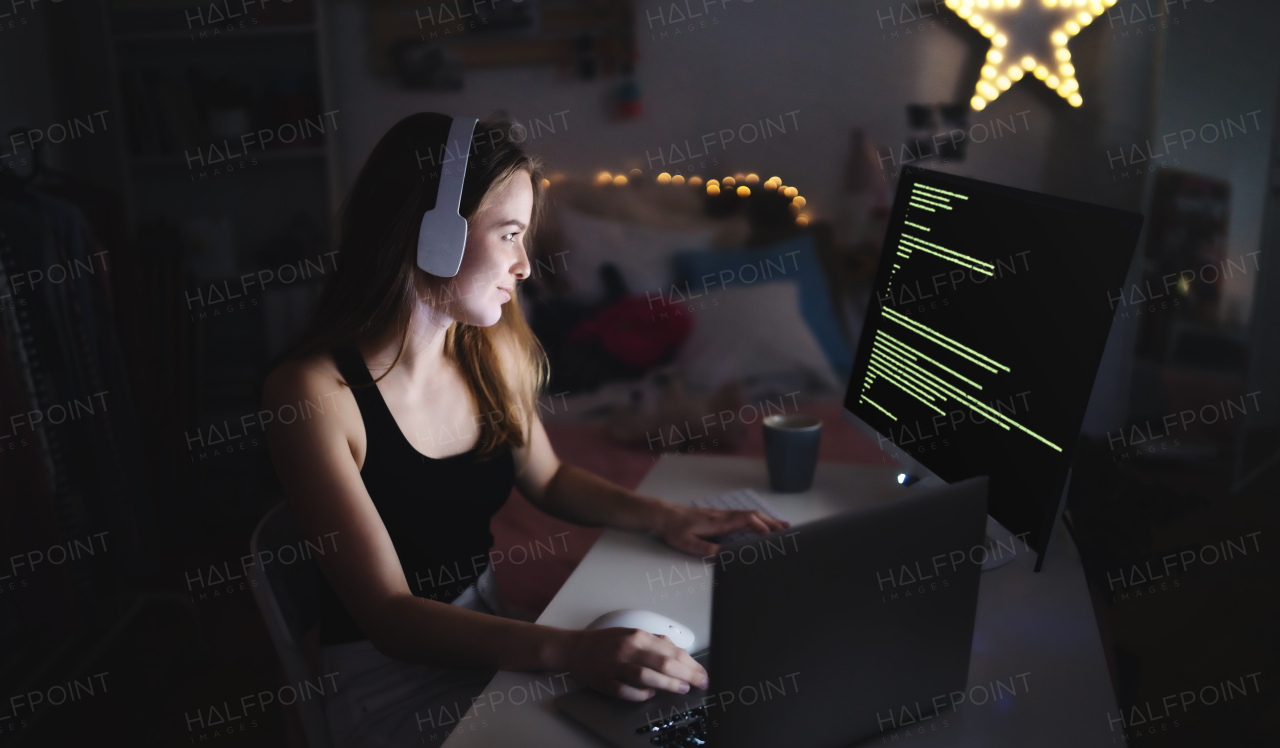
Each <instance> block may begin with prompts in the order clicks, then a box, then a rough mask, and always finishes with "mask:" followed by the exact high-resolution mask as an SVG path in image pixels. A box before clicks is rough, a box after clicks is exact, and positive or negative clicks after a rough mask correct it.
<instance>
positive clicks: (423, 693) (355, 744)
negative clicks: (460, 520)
mask: <svg viewBox="0 0 1280 748" xmlns="http://www.w3.org/2000/svg"><path fill="white" fill-rule="evenodd" d="M451 604H452V605H456V606H458V607H460V608H466V609H468V610H476V611H479V612H481V613H488V614H490V615H499V613H498V612H497V611H500V610H501V609H502V606H501V602H500V601H499V599H498V596H497V585H496V583H495V581H494V578H493V567H492V566H490V567H489V568H487V569H485V571H484V573H483V574H481V575H480V577H479V578H478V579H477V580H476V583H475V584H473V585H472V586H470V587H468V588H467V589H466V591H465V592H463V593H462V594H461V595H459V596H458V598H457V599H456V600H454V601H453V602H452V603H451ZM320 659H321V663H322V664H323V668H324V669H323V670H322V672H326V673H337V674H338V676H337V677H338V683H339V687H338V689H337V690H336V691H334V692H332V693H331V694H329V695H327V696H326V697H325V702H324V710H325V718H326V720H327V721H328V723H329V734H330V736H331V737H332V739H333V745H334V748H375V747H377V748H381V747H382V746H431V747H432V748H434V747H436V746H439V745H440V744H442V743H443V742H444V741H445V739H446V738H448V737H449V735H450V734H452V733H453V731H454V730H455V729H474V728H475V725H472V724H470V723H471V722H473V721H474V719H470V720H465V719H464V717H465V715H466V713H467V710H468V709H470V708H471V702H472V699H473V698H474V697H476V696H478V695H479V694H480V693H481V692H482V691H483V690H484V687H485V686H486V685H488V683H489V681H490V679H492V678H493V676H494V675H495V671H492V670H454V669H449V668H438V667H431V666H428V665H415V664H411V663H407V662H401V661H400V660H394V659H392V658H390V657H387V656H386V655H384V654H382V653H381V652H379V651H378V650H377V649H375V648H374V646H373V644H371V643H370V642H369V640H368V639H362V640H360V641H354V642H347V643H345V644H333V645H327V646H324V647H321V648H320Z"/></svg>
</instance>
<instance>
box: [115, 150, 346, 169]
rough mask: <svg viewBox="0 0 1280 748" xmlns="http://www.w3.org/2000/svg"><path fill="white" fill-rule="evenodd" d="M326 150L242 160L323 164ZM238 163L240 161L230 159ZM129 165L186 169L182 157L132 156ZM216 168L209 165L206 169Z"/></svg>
mask: <svg viewBox="0 0 1280 748" xmlns="http://www.w3.org/2000/svg"><path fill="white" fill-rule="evenodd" d="M328 155H329V153H328V150H327V149H326V148H325V147H324V146H316V147H314V148H310V147H309V148H277V149H274V150H268V151H261V152H258V153H255V154H246V155H245V156H243V158H256V159H258V160H259V161H261V162H263V163H298V162H305V161H318V162H323V161H324V160H325V159H326V158H328ZM232 160H233V161H239V160H241V159H232ZM129 165H130V166H131V167H133V168H134V169H136V170H147V171H151V170H174V169H178V170H185V169H187V160H186V159H185V158H184V157H182V156H134V157H132V158H130V159H129ZM214 166H216V164H214V165H210V166H207V167H205V168H206V169H209V168H213V167H214Z"/></svg>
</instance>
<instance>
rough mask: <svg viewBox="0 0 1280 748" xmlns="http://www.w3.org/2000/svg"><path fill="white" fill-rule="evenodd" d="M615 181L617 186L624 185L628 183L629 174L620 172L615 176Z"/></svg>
mask: <svg viewBox="0 0 1280 748" xmlns="http://www.w3.org/2000/svg"><path fill="white" fill-rule="evenodd" d="M613 183H614V184H615V185H616V186H618V187H621V186H622V185H624V184H626V183H627V175H626V174H619V175H617V176H615V177H614V178H613Z"/></svg>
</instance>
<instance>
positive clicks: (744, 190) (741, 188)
mask: <svg viewBox="0 0 1280 748" xmlns="http://www.w3.org/2000/svg"><path fill="white" fill-rule="evenodd" d="M750 194H751V188H750V187H748V186H746V185H745V184H740V185H738V197H746V196H748V195H750Z"/></svg>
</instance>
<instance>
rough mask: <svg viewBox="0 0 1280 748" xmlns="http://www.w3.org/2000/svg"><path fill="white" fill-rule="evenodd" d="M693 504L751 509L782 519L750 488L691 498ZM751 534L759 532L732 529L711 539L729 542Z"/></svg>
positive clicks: (713, 507)
mask: <svg viewBox="0 0 1280 748" xmlns="http://www.w3.org/2000/svg"><path fill="white" fill-rule="evenodd" d="M693 505H694V506H696V507H701V508H703V509H753V510H755V511H757V512H760V513H761V514H766V515H768V516H770V517H773V518H774V519H782V517H780V516H779V515H778V513H777V512H775V511H773V509H772V508H771V507H770V506H769V505H768V504H766V503H764V499H762V498H760V497H759V496H758V495H757V494H756V492H755V491H752V490H751V489H750V488H740V489H738V490H737V491H729V492H728V493H721V494H713V495H711V496H701V497H699V498H696V499H694V500H693ZM753 535H754V536H757V537H758V536H759V533H757V532H756V531H755V530H752V529H743V530H734V531H733V532H731V533H729V534H727V535H721V536H720V537H718V538H712V539H711V540H712V542H715V543H731V542H733V541H735V540H738V539H739V538H745V537H749V536H753Z"/></svg>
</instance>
